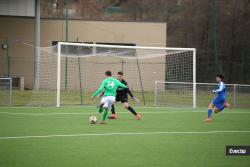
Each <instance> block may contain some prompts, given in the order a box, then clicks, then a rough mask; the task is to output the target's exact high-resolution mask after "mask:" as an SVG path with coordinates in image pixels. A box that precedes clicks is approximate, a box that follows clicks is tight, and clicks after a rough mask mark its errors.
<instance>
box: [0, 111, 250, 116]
mask: <svg viewBox="0 0 250 167" xmlns="http://www.w3.org/2000/svg"><path fill="white" fill-rule="evenodd" d="M174 113H206V111H205V110H204V111H155V112H154V111H149V112H140V114H174ZM222 113H224V114H250V112H244V111H242V112H233V111H228V112H222ZM0 114H8V115H27V116H39V115H44V116H46V115H95V114H98V113H97V112H88V113H87V112H69V113H63V112H61V113H60V112H54V113H53V112H52V113H21V112H20V113H18V112H0ZM118 114H129V112H118Z"/></svg>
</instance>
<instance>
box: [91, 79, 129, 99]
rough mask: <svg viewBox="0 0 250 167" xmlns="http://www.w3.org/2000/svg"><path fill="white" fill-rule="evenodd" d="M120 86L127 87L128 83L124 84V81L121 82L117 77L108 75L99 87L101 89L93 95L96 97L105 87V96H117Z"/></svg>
mask: <svg viewBox="0 0 250 167" xmlns="http://www.w3.org/2000/svg"><path fill="white" fill-rule="evenodd" d="M118 87H121V88H127V86H126V85H124V84H123V83H121V82H120V81H118V80H117V79H115V78H112V77H108V78H106V79H104V80H103V81H102V85H101V86H100V87H99V89H98V90H97V91H96V92H95V93H94V94H93V95H92V96H93V97H96V96H97V95H99V94H100V93H101V92H102V90H103V89H105V92H104V94H103V96H114V97H115V96H116V90H117V89H118Z"/></svg>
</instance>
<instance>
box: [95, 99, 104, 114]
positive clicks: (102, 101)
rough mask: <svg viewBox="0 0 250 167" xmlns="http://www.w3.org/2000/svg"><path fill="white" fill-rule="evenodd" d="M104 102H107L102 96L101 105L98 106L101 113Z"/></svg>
mask: <svg viewBox="0 0 250 167" xmlns="http://www.w3.org/2000/svg"><path fill="white" fill-rule="evenodd" d="M104 103H105V97H102V99H101V102H100V104H99V106H97V107H98V112H99V113H102V112H103V105H104Z"/></svg>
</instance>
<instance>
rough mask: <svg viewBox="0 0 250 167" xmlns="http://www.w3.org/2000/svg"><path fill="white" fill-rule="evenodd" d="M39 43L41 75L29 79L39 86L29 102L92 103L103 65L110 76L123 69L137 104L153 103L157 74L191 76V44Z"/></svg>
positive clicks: (166, 77)
mask: <svg viewBox="0 0 250 167" xmlns="http://www.w3.org/2000/svg"><path fill="white" fill-rule="evenodd" d="M40 49H41V60H40V62H39V65H38V66H39V68H40V70H39V71H40V75H39V77H41V78H40V79H35V85H36V81H37V82H40V83H39V84H38V83H37V85H39V90H34V92H33V95H32V101H31V105H37V104H38V105H53V104H54V105H55V106H56V107H60V106H61V105H82V104H88V105H91V104H92V105H93V102H92V101H91V99H90V96H91V93H93V92H94V91H95V90H96V89H97V88H98V86H99V85H100V84H101V81H102V80H103V79H104V72H105V71H106V70H110V71H112V74H113V76H114V77H116V73H117V72H118V71H123V72H124V76H125V80H126V81H127V82H128V84H129V88H130V89H131V90H132V92H133V94H135V96H136V97H137V98H139V99H141V102H140V104H138V105H145V104H146V105H153V104H154V100H153V99H154V85H155V81H157V80H164V81H169V82H194V83H195V81H196V76H195V75H196V72H195V70H196V52H195V49H194V48H174V47H148V46H127V45H113V44H112V45H107V44H89V43H70V42H58V44H57V45H55V46H52V47H44V48H43V47H41V48H40ZM66 58H67V75H68V76H67V77H66V76H65V74H66V71H65V60H66ZM65 82H67V89H66V88H65V86H64V85H65ZM194 88H195V85H194V87H193V89H194ZM83 92H84V94H83Z"/></svg>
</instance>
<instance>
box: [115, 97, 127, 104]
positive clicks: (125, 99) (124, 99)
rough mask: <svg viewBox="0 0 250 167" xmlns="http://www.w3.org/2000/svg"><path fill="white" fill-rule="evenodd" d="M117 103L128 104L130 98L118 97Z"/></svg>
mask: <svg viewBox="0 0 250 167" xmlns="http://www.w3.org/2000/svg"><path fill="white" fill-rule="evenodd" d="M115 101H116V102H119V101H120V102H121V103H125V102H128V97H127V96H116V97H115Z"/></svg>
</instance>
